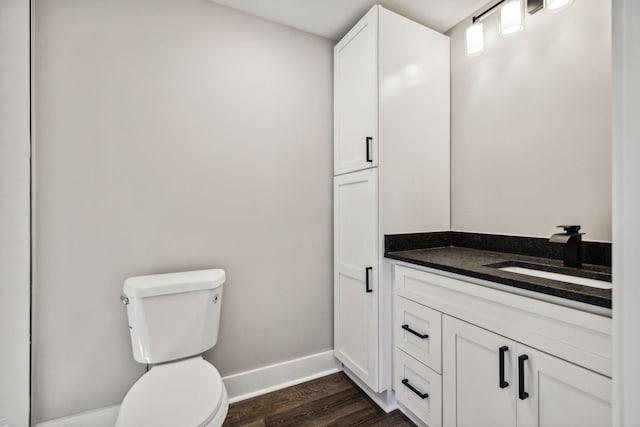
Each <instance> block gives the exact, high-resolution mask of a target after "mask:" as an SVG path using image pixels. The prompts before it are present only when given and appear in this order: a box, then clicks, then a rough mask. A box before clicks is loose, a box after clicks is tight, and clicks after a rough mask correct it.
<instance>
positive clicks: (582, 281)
mask: <svg viewBox="0 0 640 427" xmlns="http://www.w3.org/2000/svg"><path fill="white" fill-rule="evenodd" d="M497 269H498V270H502V271H509V272H511V273H518V274H525V275H527V276H535V277H542V278H544V279H551V280H558V281H560V282H568V283H575V284H576V285H584V286H590V287H592V288H598V289H611V282H607V281H604V280H596V279H589V278H586V277H576V276H570V275H568V274H560V273H553V272H551V271H542V270H535V269H533V268H526V267H519V266H514V265H512V266H506V267H497Z"/></svg>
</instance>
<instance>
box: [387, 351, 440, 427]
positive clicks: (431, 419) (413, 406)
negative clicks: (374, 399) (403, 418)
mask: <svg viewBox="0 0 640 427" xmlns="http://www.w3.org/2000/svg"><path fill="white" fill-rule="evenodd" d="M394 356H395V360H394V374H393V377H394V378H393V384H394V389H395V391H396V399H397V400H398V403H401V404H402V405H404V407H406V408H407V409H409V410H410V411H411V412H412V413H413V414H414V415H415V416H417V417H418V418H420V420H422V421H423V422H424V423H425V424H427V425H428V426H429V427H440V426H442V378H441V377H440V375H438V374H437V373H436V372H434V371H433V370H431V369H429V368H428V367H426V366H425V365H423V364H422V363H420V362H418V361H417V360H416V359H414V358H413V357H411V356H409V355H408V354H406V353H405V352H404V351H402V350H399V349H398V348H396V349H395V352H394Z"/></svg>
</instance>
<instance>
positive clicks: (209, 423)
mask: <svg viewBox="0 0 640 427" xmlns="http://www.w3.org/2000/svg"><path fill="white" fill-rule="evenodd" d="M228 407H229V398H228V396H227V390H226V389H225V387H224V383H223V382H222V378H221V377H220V374H219V373H218V370H217V369H216V368H215V367H214V366H213V365H212V364H210V363H209V362H207V361H205V360H204V359H202V357H194V358H189V359H185V360H182V361H179V362H171V363H166V364H163V365H158V366H155V367H153V368H152V369H151V370H150V371H149V372H147V373H146V374H144V375H143V376H142V377H141V378H140V379H139V380H138V381H137V382H136V383H135V384H134V385H133V387H131V389H130V390H129V392H128V393H127V395H126V396H125V398H124V401H123V402H122V406H121V407H120V413H119V415H118V420H117V422H116V427H145V426H149V427H177V426H185V427H186V426H189V427H191V426H193V427H219V426H221V425H222V423H223V422H224V419H225V417H226V416H227V410H228Z"/></svg>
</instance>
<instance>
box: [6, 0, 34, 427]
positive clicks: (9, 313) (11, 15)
mask: <svg viewBox="0 0 640 427" xmlns="http://www.w3.org/2000/svg"><path fill="white" fill-rule="evenodd" d="M29 15H30V10H29V0H2V1H0V426H1V427H5V426H9V425H10V426H11V427H22V426H27V425H28V424H29V327H30V326H29V293H30V280H31V279H30V277H29V276H30V271H29V270H30V264H29V263H30V261H29V252H30V243H29V240H30V232H29V228H30V212H29V210H30V206H29V187H30V182H29V174H30V166H29V162H30V150H31V147H30V136H29V126H30V123H29V120H30V119H29V116H30V108H31V107H30V101H29V72H30V71H29V57H30V53H29V34H30V28H29Z"/></svg>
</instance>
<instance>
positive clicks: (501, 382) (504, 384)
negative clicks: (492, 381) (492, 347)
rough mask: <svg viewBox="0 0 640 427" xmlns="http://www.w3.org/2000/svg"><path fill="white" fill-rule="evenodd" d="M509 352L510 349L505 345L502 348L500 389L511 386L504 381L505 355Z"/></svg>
mask: <svg viewBox="0 0 640 427" xmlns="http://www.w3.org/2000/svg"><path fill="white" fill-rule="evenodd" d="M507 351H509V347H507V346H506V345H503V346H502V347H500V368H499V369H500V388H505V387H508V386H509V383H508V382H506V381H505V380H504V354H505V353H506V352H507Z"/></svg>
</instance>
